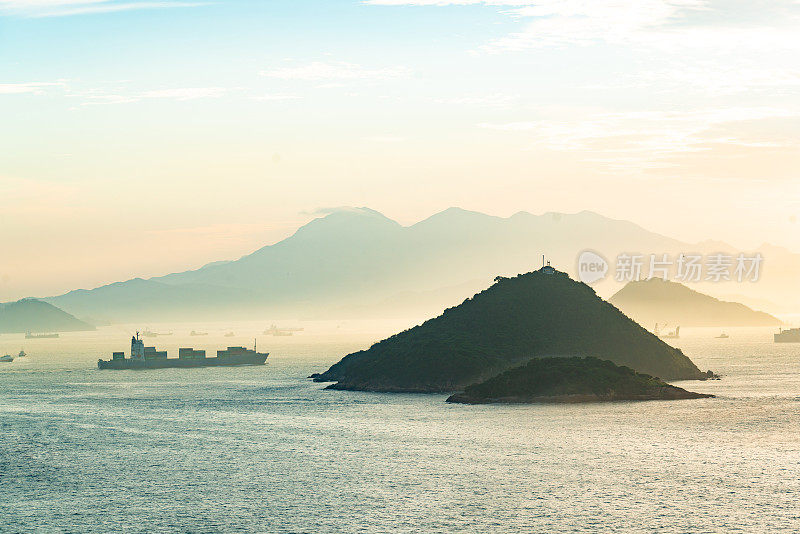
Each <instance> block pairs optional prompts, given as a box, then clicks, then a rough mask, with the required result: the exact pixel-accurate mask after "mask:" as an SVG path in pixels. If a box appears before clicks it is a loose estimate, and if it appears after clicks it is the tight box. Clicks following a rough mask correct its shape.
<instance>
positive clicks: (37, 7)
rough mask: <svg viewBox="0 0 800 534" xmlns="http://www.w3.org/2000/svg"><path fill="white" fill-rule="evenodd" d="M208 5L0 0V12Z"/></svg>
mask: <svg viewBox="0 0 800 534" xmlns="http://www.w3.org/2000/svg"><path fill="white" fill-rule="evenodd" d="M204 5H209V3H208V2H186V1H171V0H163V1H123V2H120V1H117V0H0V14H6V15H17V16H23V17H66V16H72V15H88V14H93V13H114V12H119V11H133V10H138V9H165V8H185V7H198V6H204Z"/></svg>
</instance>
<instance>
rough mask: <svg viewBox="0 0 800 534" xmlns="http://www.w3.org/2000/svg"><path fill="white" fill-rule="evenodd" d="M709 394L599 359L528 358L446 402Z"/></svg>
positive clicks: (671, 397)
mask: <svg viewBox="0 0 800 534" xmlns="http://www.w3.org/2000/svg"><path fill="white" fill-rule="evenodd" d="M707 397H713V395H708V394H704V393H693V392H691V391H686V390H685V389H682V388H679V387H676V386H672V385H670V384H667V383H666V382H664V381H663V380H661V379H659V378H655V377H653V376H650V375H646V374H641V373H637V372H636V371H634V370H633V369H631V368H629V367H625V366H620V365H616V364H614V363H613V362H610V361H608V360H600V359H598V358H591V357H590V358H577V357H572V358H533V359H532V360H530V361H529V362H528V363H527V364H525V365H523V366H520V367H515V368H514V369H509V370H508V371H505V372H503V373H501V374H499V375H498V376H496V377H494V378H490V379H489V380H486V381H485V382H481V383H479V384H473V385H471V386H467V388H465V390H464V392H463V393H457V394H455V395H452V396H450V397H449V398H448V399H447V402H457V403H463V404H487V403H534V402H559V403H561V402H566V403H572V402H607V401H643V400H678V399H700V398H707Z"/></svg>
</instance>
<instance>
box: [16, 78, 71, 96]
mask: <svg viewBox="0 0 800 534" xmlns="http://www.w3.org/2000/svg"><path fill="white" fill-rule="evenodd" d="M64 85H65V82H64V81H63V80H59V81H56V82H25V83H0V95H19V94H26V93H27V94H36V95H42V94H45V93H46V92H47V89H49V88H52V87H64Z"/></svg>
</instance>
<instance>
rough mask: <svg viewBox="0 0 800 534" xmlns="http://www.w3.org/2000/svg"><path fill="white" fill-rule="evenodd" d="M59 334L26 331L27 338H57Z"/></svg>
mask: <svg viewBox="0 0 800 534" xmlns="http://www.w3.org/2000/svg"><path fill="white" fill-rule="evenodd" d="M57 337H58V334H32V333H31V332H30V331H28V332H25V339H56V338H57Z"/></svg>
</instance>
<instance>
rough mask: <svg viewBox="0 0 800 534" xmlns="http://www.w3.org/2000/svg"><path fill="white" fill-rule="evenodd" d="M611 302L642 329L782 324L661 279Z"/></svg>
mask: <svg viewBox="0 0 800 534" xmlns="http://www.w3.org/2000/svg"><path fill="white" fill-rule="evenodd" d="M609 302H611V304H613V305H614V306H616V307H617V308H619V309H620V310H622V311H623V312H624V313H625V314H627V315H628V316H629V317H631V318H632V319H634V320H635V321H637V322H639V324H643V325H647V326H650V325H655V323H662V324H663V323H669V324H671V325H681V326H778V325H780V324H782V321H781V320H780V319H778V318H777V317H773V316H772V315H769V314H768V313H764V312H760V311H754V310H751V309H750V308H748V307H747V306H745V305H744V304H739V303H738V302H725V301H721V300H718V299H715V298H714V297H710V296H708V295H704V294H703V293H699V292H697V291H693V290H691V289H689V288H688V287H686V286H685V285H683V284H679V283H677V282H670V281H664V280H662V279H660V278H654V279H652V280H642V281H636V282H630V283H628V284H627V285H626V286H625V287H624V288H622V289H621V290H620V291H619V292H617V293H616V294H615V295H614V296H613V297H611V298H610V299H609Z"/></svg>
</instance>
